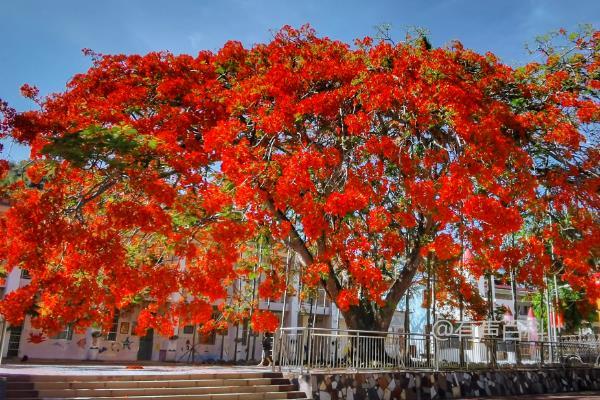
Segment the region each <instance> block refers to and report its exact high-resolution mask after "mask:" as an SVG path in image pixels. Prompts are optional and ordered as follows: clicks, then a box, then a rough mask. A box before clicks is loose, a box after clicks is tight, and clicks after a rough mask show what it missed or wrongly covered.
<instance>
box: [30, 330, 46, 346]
mask: <svg viewBox="0 0 600 400" xmlns="http://www.w3.org/2000/svg"><path fill="white" fill-rule="evenodd" d="M27 341H28V342H29V343H32V344H38V343H42V342H45V341H46V337H45V336H44V333H43V332H40V333H34V332H30V333H29V337H28V338H27Z"/></svg>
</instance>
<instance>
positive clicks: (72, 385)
mask: <svg viewBox="0 0 600 400" xmlns="http://www.w3.org/2000/svg"><path fill="white" fill-rule="evenodd" d="M286 383H288V380H287V379H285V378H250V379H239V378H238V379H198V380H195V379H177V380H172V379H169V380H165V379H163V380H147V381H140V380H135V381H108V380H105V381H88V382H77V381H56V382H51V381H39V382H38V381H36V382H35V388H36V389H37V390H51V389H134V388H153V387H171V388H183V387H215V386H225V385H227V386H260V385H285V384H286ZM14 385H19V387H18V388H23V389H33V385H34V383H33V382H14ZM11 387H13V388H15V389H17V387H15V386H13V383H11Z"/></svg>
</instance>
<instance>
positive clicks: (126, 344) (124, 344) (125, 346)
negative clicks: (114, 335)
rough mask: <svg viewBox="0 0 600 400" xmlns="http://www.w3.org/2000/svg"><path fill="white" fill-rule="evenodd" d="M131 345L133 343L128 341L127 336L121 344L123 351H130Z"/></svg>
mask: <svg viewBox="0 0 600 400" xmlns="http://www.w3.org/2000/svg"><path fill="white" fill-rule="evenodd" d="M132 344H133V342H132V341H131V340H129V336H127V338H126V339H125V340H124V341H123V343H122V345H123V349H127V350H131V345H132Z"/></svg>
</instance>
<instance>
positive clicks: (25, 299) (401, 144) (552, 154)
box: [0, 27, 600, 331]
mask: <svg viewBox="0 0 600 400" xmlns="http://www.w3.org/2000/svg"><path fill="white" fill-rule="evenodd" d="M557 35H558V38H559V39H561V38H562V39H563V41H564V42H566V43H569V44H570V47H560V48H558V50H557V48H554V47H549V46H543V45H540V50H542V53H545V59H544V61H543V62H541V63H530V64H527V65H524V66H522V67H519V68H512V67H509V66H507V65H505V64H503V63H501V62H500V61H499V60H498V59H497V58H496V57H495V56H494V55H493V54H491V53H486V54H483V55H482V54H477V53H475V52H473V51H470V50H467V49H465V48H464V47H463V46H462V45H461V44H460V43H458V42H455V43H452V44H450V45H449V46H447V47H442V48H431V46H430V45H429V43H428V42H427V41H426V40H418V38H417V40H407V41H405V42H402V43H399V44H393V43H389V42H388V41H377V42H374V41H373V40H371V39H369V38H365V39H361V40H357V41H356V42H355V43H354V45H349V44H346V43H342V42H339V41H335V40H331V39H328V38H324V37H319V36H317V35H316V34H315V33H314V32H313V31H312V30H311V29H310V28H309V27H303V28H301V29H299V30H295V29H292V28H289V27H285V28H283V29H282V30H281V31H280V32H279V33H278V34H276V35H275V37H274V38H273V40H272V41H271V42H270V43H266V44H258V45H255V46H253V47H252V48H244V47H243V46H242V45H241V44H240V43H239V42H233V41H232V42H228V43H226V44H225V45H224V46H223V48H222V49H220V50H219V51H218V52H216V53H213V52H208V51H202V52H200V53H199V54H197V55H196V56H191V55H185V54H184V55H173V54H170V53H167V52H160V53H149V54H146V55H100V54H95V53H93V52H91V51H85V52H86V53H87V54H88V55H90V56H91V57H92V60H93V66H92V67H91V68H90V69H89V70H88V71H87V72H85V73H83V74H79V75H76V76H74V77H73V78H72V79H71V80H70V82H69V83H68V85H67V88H66V90H65V91H64V92H62V93H57V94H53V95H50V96H47V97H45V98H39V96H38V93H37V89H36V88H34V87H31V86H28V85H25V86H23V88H22V91H23V93H24V95H25V96H27V97H29V98H31V99H33V100H34V101H36V102H37V103H38V104H39V109H38V110H36V111H27V112H22V113H17V112H15V111H14V110H13V109H11V108H10V107H9V106H8V105H7V104H5V103H2V112H3V114H4V119H3V122H2V125H1V127H0V128H1V134H2V136H5V137H10V138H12V139H13V140H16V141H18V142H20V143H25V144H27V145H29V146H31V162H30V164H29V165H28V166H27V168H26V172H25V173H24V174H23V176H22V177H21V179H17V180H16V181H15V180H14V179H12V180H11V181H10V182H9V183H7V181H5V183H4V184H3V186H2V193H3V195H4V196H5V197H7V198H9V199H10V201H11V204H12V207H11V209H10V210H9V211H8V213H7V214H6V215H5V216H4V217H3V218H2V220H1V225H0V229H1V231H2V233H1V234H0V237H2V241H1V244H0V258H2V259H5V264H6V268H7V271H8V270H10V269H12V268H15V267H20V268H25V269H26V270H27V271H29V274H30V275H31V277H32V280H31V283H30V284H29V285H28V286H26V287H23V288H21V289H19V290H17V291H15V292H13V293H11V294H9V295H8V296H7V297H6V299H5V300H4V301H3V302H2V303H1V305H0V310H1V312H2V313H3V314H4V315H5V316H6V317H7V318H8V319H9V320H10V321H11V322H13V323H17V322H18V321H20V320H22V319H23V316H24V315H25V314H26V313H30V314H32V316H33V317H32V323H33V325H34V326H36V327H40V328H43V329H46V330H56V329H58V328H59V326H60V325H64V324H65V323H74V324H75V325H76V326H79V327H83V326H87V325H89V324H91V323H94V322H95V323H102V324H104V325H108V324H110V321H111V320H112V315H113V313H114V310H116V309H126V308H129V307H132V306H133V305H138V306H140V307H141V308H142V311H141V314H140V317H139V327H140V329H144V328H146V327H150V326H154V327H157V328H159V329H161V330H163V331H168V330H169V327H170V326H171V325H172V324H173V323H174V322H175V321H189V322H199V323H204V324H209V325H210V319H211V315H212V308H211V303H213V302H215V301H216V302H219V301H221V300H222V299H224V298H226V297H227V289H228V287H230V286H231V285H232V283H233V282H234V281H235V280H236V279H238V278H248V277H249V276H252V277H255V276H256V274H261V275H262V276H263V277H264V279H263V280H262V281H261V283H260V285H259V287H258V295H259V297H262V298H265V297H270V298H277V297H279V295H280V294H281V293H282V291H283V290H284V289H285V277H284V274H285V267H284V264H285V262H283V261H282V260H281V258H283V257H277V256H275V255H276V254H284V253H285V251H287V250H286V249H289V250H290V251H292V252H293V253H294V255H295V258H296V260H298V261H299V262H300V264H301V266H302V279H303V281H304V283H305V284H306V285H307V286H308V287H310V286H318V285H320V286H322V287H323V288H324V289H325V291H326V292H327V294H328V296H329V297H330V298H331V299H332V300H333V301H334V302H335V303H336V304H337V306H338V307H339V308H340V309H341V312H342V315H343V317H344V319H345V321H346V324H347V326H348V327H350V328H356V329H369V330H387V328H388V326H389V324H390V321H391V318H392V315H393V313H394V310H395V309H396V306H397V304H398V303H399V301H400V300H401V298H402V296H403V295H404V294H405V292H406V290H407V288H408V287H409V286H410V285H411V283H412V282H413V279H414V277H415V274H416V273H417V272H418V271H419V270H420V269H423V268H424V266H423V265H422V264H423V263H422V260H423V259H424V257H425V256H426V255H427V254H428V253H430V252H431V253H434V254H435V258H436V259H437V260H439V261H440V262H439V263H436V265H440V266H442V267H440V270H439V271H438V273H437V276H438V278H439V280H440V281H441V282H446V283H447V282H456V285H457V286H453V287H451V288H450V289H452V290H453V291H456V292H458V293H461V296H462V297H461V298H464V299H465V301H466V302H467V303H468V300H469V298H470V297H472V296H473V289H472V288H471V287H469V285H468V284H467V283H466V282H465V280H464V279H462V278H461V276H464V274H465V273H468V274H470V275H472V276H475V277H477V276H480V275H482V274H489V273H494V271H498V270H500V269H502V268H506V266H507V264H509V263H511V262H514V263H515V265H516V264H518V269H517V268H515V270H516V271H518V274H517V279H518V280H519V281H520V282H528V283H531V284H533V285H539V286H541V285H543V277H544V275H545V274H546V273H547V272H549V271H551V270H552V266H553V263H555V262H556V261H557V260H558V261H560V263H561V265H564V268H562V270H561V279H562V280H564V281H566V282H569V283H570V284H571V285H573V287H575V288H577V289H578V290H584V291H587V295H588V297H589V298H590V299H595V298H596V297H598V294H599V291H598V287H597V286H594V285H593V284H592V283H591V282H593V281H594V280H592V279H590V277H591V276H592V274H594V273H596V262H597V257H598V243H600V236H599V229H598V215H597V211H598V208H599V205H600V204H599V198H598V189H599V187H598V183H599V179H598V170H599V168H598V166H599V160H600V154H599V151H598V147H597V142H596V140H597V135H596V131H595V129H596V128H597V126H596V124H597V122H598V120H599V118H600V113H599V102H598V89H599V88H600V80H599V79H600V78H599V75H600V64H599V61H600V59H599V56H598V46H599V43H600V41H599V40H600V34H599V33H598V32H592V31H589V32H587V33H586V32H583V33H581V34H575V35H573V36H570V37H569V36H567V34H566V33H564V32H560V33H557ZM3 165H4V167H3V169H4V170H6V163H3ZM516 233H519V234H516ZM515 237H516V239H515ZM261 238H263V239H264V238H267V239H268V242H269V243H272V244H273V246H274V249H273V251H272V254H273V256H272V257H271V258H270V260H263V261H262V262H261V263H260V264H259V265H258V266H257V265H256V264H255V263H253V262H252V260H248V259H247V258H245V256H244V254H247V253H251V250H250V249H252V248H253V247H252V245H251V243H256V242H257V241H258V240H263V239H261ZM466 249H468V251H469V252H470V256H469V260H468V262H464V257H463V256H462V253H463V252H464V251H465V250H466ZM181 260H185V263H182V261H181ZM252 264H253V265H252ZM256 268H258V270H256ZM251 274H252V275H251ZM174 293H175V294H179V295H173V294H174ZM246 297H248V296H246ZM252 297H254V296H252ZM220 304H221V306H220V307H221V311H222V313H223V316H224V317H225V320H230V321H236V320H237V321H239V319H240V318H248V317H249V313H248V311H247V309H244V308H240V307H236V301H235V299H230V301H228V302H222V301H221V303H220ZM252 319H253V322H254V325H255V327H256V328H257V329H261V328H264V329H270V330H272V329H273V328H274V327H275V326H276V324H277V321H276V319H274V318H273V315H270V314H269V313H268V312H264V311H263V312H255V313H253V314H252ZM207 321H208V322H207Z"/></svg>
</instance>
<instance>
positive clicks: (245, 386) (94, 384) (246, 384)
mask: <svg viewBox="0 0 600 400" xmlns="http://www.w3.org/2000/svg"><path fill="white" fill-rule="evenodd" d="M5 377H6V378H7V388H6V389H7V392H6V395H7V399H15V400H17V399H18V400H33V399H36V400H39V399H67V400H85V399H89V400H102V399H111V400H115V399H116V400H118V399H123V400H125V399H127V400H132V399H133V400H135V399H138V400H150V399H159V400H161V399H181V400H184V399H185V400H279V399H305V398H306V396H305V394H304V393H303V392H299V391H296V390H295V386H294V385H293V384H292V383H291V382H290V380H289V379H287V378H284V377H283V374H281V373H274V372H240V373H208V374H198V373H191V374H160V375H159V374H154V373H152V374H151V375H145V374H132V375H54V376H51V375H7V376H5Z"/></svg>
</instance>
